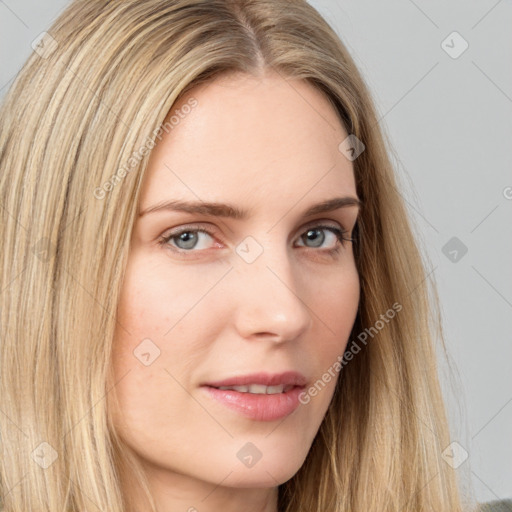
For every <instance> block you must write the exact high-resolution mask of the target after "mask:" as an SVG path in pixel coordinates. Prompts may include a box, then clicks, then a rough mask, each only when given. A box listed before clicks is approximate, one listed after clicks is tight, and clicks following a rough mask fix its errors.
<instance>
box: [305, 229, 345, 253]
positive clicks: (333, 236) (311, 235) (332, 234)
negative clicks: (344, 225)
mask: <svg viewBox="0 0 512 512" xmlns="http://www.w3.org/2000/svg"><path fill="white" fill-rule="evenodd" d="M326 233H327V235H326ZM299 240H303V241H304V242H305V243H307V244H310V245H306V247H308V248H318V247H322V246H323V244H324V242H325V241H326V240H327V242H328V244H327V245H328V246H331V249H330V250H331V251H337V250H338V249H339V247H338V242H340V243H341V245H344V244H345V242H352V241H353V240H352V239H351V238H349V237H348V231H345V230H343V229H340V228H337V227H335V226H324V225H317V226H313V227H310V228H308V229H307V231H306V232H305V233H304V234H303V235H301V236H300V238H299ZM329 242H330V243H329ZM327 249H329V247H327Z"/></svg>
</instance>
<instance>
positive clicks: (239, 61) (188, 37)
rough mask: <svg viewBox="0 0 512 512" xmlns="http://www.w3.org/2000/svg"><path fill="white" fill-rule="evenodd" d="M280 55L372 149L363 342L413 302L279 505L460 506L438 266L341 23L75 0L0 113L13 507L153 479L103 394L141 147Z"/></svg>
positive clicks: (79, 499) (206, 0) (262, 9)
mask: <svg viewBox="0 0 512 512" xmlns="http://www.w3.org/2000/svg"><path fill="white" fill-rule="evenodd" d="M265 68H271V69H273V70H275V71H277V72H278V73H280V74H281V75H282V76H283V77H287V78H297V79H304V80H307V81H308V82H310V83H311V84H313V85H314V86H315V87H317V88H318V89H319V90H321V91H322V92H323V93H324V94H325V96H326V97H327V98H328V99H329V101H330V102H331V103H332V105H333V108H334V109H335V110H336V112H337V113H338V114H339V117H340V121H341V122H342V123H343V124H344V126H345V128H346V130H347V131H348V133H349V134H353V135H355V136H356V137H357V138H358V139H360V140H361V141H363V143H364V145H365V150H364V151H363V152H362V153H361V154H360V155H359V156H358V158H356V159H355V160H354V162H353V165H354V173H355V179H356V185H357V193H358V196H359V197H360V198H361V199H362V201H363V208H362V211H361V216H360V218H359V220H358V223H357V239H356V242H355V245H354V250H355V254H356V264H357V268H358V271H359V275H360V280H361V300H360V307H359V311H358V315H357V319H356V322H355V324H354V327H353V330H352V335H351V339H354V340H355V339H357V337H358V336H359V339H361V337H360V333H362V332H364V331H365V329H368V328H369V327H370V326H373V325H374V324H375V323H376V320H378V319H379V318H380V316H381V315H382V314H384V313H385V312H386V311H387V310H389V308H390V307H391V306H392V305H393V304H399V305H400V306H401V309H400V312H399V313H397V314H396V315H395V316H394V318H393V319H392V320H391V321H390V322H388V323H387V324H386V326H385V328H382V329H380V330H379V331H378V333H373V334H372V337H371V339H369V340H368V342H367V343H365V344H363V343H360V344H359V345H363V346H361V347H360V351H359V353H358V354H357V355H356V356H355V357H354V358H353V359H352V360H351V361H350V363H349V364H347V365H346V366H344V367H343V370H342V374H341V377H340V379H339V380H338V383H337V388H336V392H335V394H334V397H333V400H332V402H331V404H330V407H329V409H328V412H327V414H326V417H325V419H324V421H323V423H322V425H321V427H320V430H319V432H318V435H317V436H316V438H315V440H314V442H313V445H312V447H311V450H310V452H309V454H308V456H307V458H306V460H305V463H304V465H303V466H302V467H301V468H300V469H299V471H298V472H297V473H296V474H295V475H294V477H293V478H291V480H289V481H288V482H286V483H284V484H282V485H281V486H280V487H279V510H281V511H286V512H299V511H308V512H320V511H322V512H327V511H329V512H348V511H365V512H373V511H375V512H384V511H396V512H398V511H405V510H414V511H420V510H422V511H423V510H424V511H427V510H429V511H434V510H435V511H436V512H448V511H449V512H457V511H460V510H462V508H461V507H462V506H461V498H460V496H459V490H458V484H457V481H456V475H455V473H454V471H453V469H452V468H451V467H449V466H448V465H447V464H446V463H445V462H444V461H443V460H442V456H441V453H442V451H443V450H444V449H445V448H446V446H447V445H448V444H449V443H450V436H449V429H448V423H447V418H446V416H445V406H444V403H443V398H442V394H441V390H440V386H439V383H438V377H437V370H436V354H435V350H434V341H435V336H436V335H437V336H438V337H439V336H440V334H441V332H440V330H439V332H437V333H434V327H433V326H432V325H431V320H432V319H435V314H434V313H435V311H436V310H435V308H434V306H433V305H432V304H431V303H430V302H431V301H429V296H428V280H427V273H426V271H425V268H424V263H423V261H422V257H421V254H420V251H419V248H418V244H417V242H416V241H415V238H414V234H413V231H412V228H411V225H410V222H409V220H408V217H407V212H406V209H405V207H404V202H403V200H402V198H401V196H400V194H399V192H398V190H397V186H398V185H397V182H396V179H395V176H394V172H393V168H392V164H391V162H390V159H389V156H388V151H387V149H386V143H385V140H384V136H383V134H382V133H381V131H380V128H379V124H378V120H377V117H376V112H375V108H374V106H373V104H372V100H371V98H370V95H369V93H368V90H367V88H366V85H365V83H364V82H363V79H362V77H361V76H360V74H359V72H358V70H357V68H356V66H355V64H354V62H353V60H352V59H351V57H350V55H349V54H348V52H347V50H346V48H345V46H344V45H343V44H342V42H341V41H340V39H339V37H338V36H337V34H336V33H335V32H334V31H333V29H332V28H331V27H330V26H329V25H328V24H327V23H326V21H325V20H324V19H323V18H322V17H321V16H320V15H319V13H318V12H317V11H316V10H315V9H314V8H313V7H311V6H310V5H308V4H307V3H306V2H305V1H303V0H294V1H292V0H237V1H228V0H175V1H169V0H168V1H163V0H125V1H121V0H112V1H109V2H105V1H103V0H77V1H74V2H73V3H71V5H70V6H69V7H68V8H67V9H66V10H65V11H64V12H63V13H62V14H61V16H60V17H59V18H58V19H57V20H56V22H55V23H54V25H53V26H52V27H51V28H50V29H49V31H48V35H47V36H45V39H43V43H42V45H41V46H40V47H38V48H37V50H36V51H34V53H33V54H32V55H31V56H30V58H29V59H28V61H27V62H26V64H25V65H24V67H23V69H22V70H21V72H20V73H19V75H18V76H17V79H16V81H15V82H14V84H13V86H12V87H11V89H10V90H9V92H8V94H7V96H6V98H5V101H4V103H3V105H2V108H1V112H0V116H1V119H0V169H1V173H0V201H1V206H2V208H1V209H0V216H1V223H0V235H1V240H2V243H3V251H2V255H1V262H0V269H1V287H2V290H3V294H2V308H1V346H0V358H1V361H0V386H1V389H0V401H1V407H0V408H1V410H2V412H3V414H1V415H0V434H1V452H0V456H1V471H0V477H1V488H0V493H1V499H2V505H3V510H4V512H15V511H23V512H26V511H27V510H37V511H52V512H55V511H57V510H59V511H60V510H67V511H73V512H75V511H77V512H78V511H80V512H86V511H95V512H96V511H97V510H98V509H100V510H108V511H109V512H122V511H124V510H127V508H128V504H127V503H125V501H124V498H123V496H122V492H121V485H120V482H121V478H122V475H123V474H124V472H125V471H128V472H130V471H132V472H134V474H137V475H138V478H140V479H141V482H143V483H144V475H143V472H142V469H141V468H139V467H138V465H137V461H136V460H135V458H134V457H133V454H132V453H130V451H129V450H128V448H127V447H126V446H124V445H123V444H122V443H121V442H120V440H119V438H118V437H117V435H116V432H115V431H114V429H113V428H112V424H111V420H110V417H109V411H108V408H107V398H108V397H109V396H110V395H109V394H112V395H113V398H115V393H114V391H115V384H116V383H115V382H113V379H112V374H111V365H110V355H111V345H112V339H113V335H114V328H115V324H116V306H117V303H118V298H119V293H120V288H121V284H122V281H123V272H124V269H125V265H126V262H127V257H128V252H129V247H130V238H131V229H132V226H133V224H134V221H135V216H136V213H137V205H138V197H139V192H140V189H141V183H142V180H143V178H144V173H145V169H146V166H147V162H148V157H149V152H148V151H146V152H143V151H141V148H144V147H148V148H149V149H150V148H151V147H153V146H154V143H155V140H156V138H157V137H159V136H160V135H161V133H162V125H163V123H164V121H165V120H166V119H167V117H168V114H169V112H170V111H171V109H172V107H173V105H174V104H175V103H176V102H177V101H178V99H180V98H182V97H183V96H184V95H185V94H186V93H187V92H188V91H190V90H191V89H192V88H193V87H194V86H196V85H198V84H201V83H206V82H208V81H211V80H214V79H215V78H216V77H219V76H220V75H221V74H226V73H246V74H252V75H257V76H258V75H261V73H263V71H264V69H265ZM340 142H341V141H340ZM134 155H138V156H137V157H134ZM134 158H135V160H133V159H134ZM434 302H435V301H434ZM434 325H436V324H434ZM441 341H442V338H441ZM351 346H352V345H351V343H350V342H349V347H348V348H350V347H351ZM442 347H443V348H444V344H442ZM113 390H114V391H113ZM41 443H43V444H41ZM44 443H47V444H44ZM55 456H56V458H55ZM53 459H55V460H53ZM41 462H42V463H41ZM146 490H147V486H146ZM148 500H149V501H150V502H151V503H152V500H151V497H150V496H148ZM152 507H153V510H155V509H154V504H152Z"/></svg>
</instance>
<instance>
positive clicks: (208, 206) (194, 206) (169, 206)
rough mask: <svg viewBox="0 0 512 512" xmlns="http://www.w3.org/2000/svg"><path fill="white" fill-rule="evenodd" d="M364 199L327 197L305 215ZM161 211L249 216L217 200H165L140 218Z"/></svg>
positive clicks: (353, 204) (143, 213) (147, 209)
mask: <svg viewBox="0 0 512 512" xmlns="http://www.w3.org/2000/svg"><path fill="white" fill-rule="evenodd" d="M362 204H363V203H362V201H361V200H360V199H358V198H356V197H351V196H346V197H334V198H332V199H327V200H326V201H322V202H321V203H318V204H315V205H313V206H310V207H309V208H308V209H307V210H306V211H305V212H304V214H303V215H304V216H305V217H309V216H311V215H316V214H318V213H324V212H330V211H333V210H338V209H339V208H346V207H349V206H356V207H358V208H360V207H361V206H362ZM159 211H176V212H186V213H197V214H202V215H208V216H212V217H227V218H232V219H236V220H245V219H247V218H248V217H249V212H248V211H247V210H241V209H240V208H238V207H236V206H234V205H230V204H225V203H216V202H201V201H193V202H192V201H180V200H175V201H164V202H161V203H158V204H156V205H153V206H150V207H149V208H146V209H145V210H143V211H141V212H139V218H140V217H143V216H144V215H147V214H148V213H154V212H159Z"/></svg>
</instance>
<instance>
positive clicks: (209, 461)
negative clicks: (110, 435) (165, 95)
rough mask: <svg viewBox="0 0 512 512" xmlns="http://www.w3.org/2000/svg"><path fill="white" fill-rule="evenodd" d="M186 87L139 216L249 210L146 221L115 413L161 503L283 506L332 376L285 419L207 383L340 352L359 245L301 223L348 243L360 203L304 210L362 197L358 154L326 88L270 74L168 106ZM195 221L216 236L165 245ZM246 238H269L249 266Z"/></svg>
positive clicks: (152, 165)
mask: <svg viewBox="0 0 512 512" xmlns="http://www.w3.org/2000/svg"><path fill="white" fill-rule="evenodd" d="M191 97H193V98H195V99H196V100H197V102H198V104H197V106H196V107H195V108H193V109H192V110H191V112H190V113H189V114H188V115H186V116H183V119H180V121H179V123H178V124H177V125H175V126H174V128H173V129H172V130H171V131H170V132H169V133H165V132H164V136H163V137H162V139H161V140H160V141H159V143H158V144H157V146H156V147H155V148H154V150H153V152H152V154H151V157H150V162H149V168H148V170H147V174H146V176H145V178H144V183H143V189H142V195H141V199H140V203H139V205H140V210H139V211H144V210H145V209H147V208H149V207H151V206H154V205H156V204H158V203H161V202H163V201H168V200H171V199H180V200H191V201H194V200H199V199H200V200H201V201H216V202H222V203H230V204H233V205H236V206H237V207H239V208H242V209H248V210H249V212H250V215H249V217H248V218H247V219H244V220H241V219H233V218H223V217H219V216H208V215H205V214H197V213H195V214H191V213H185V212H177V211H170V210H161V211H155V212H152V213H147V214H145V215H143V216H141V217H138V218H137V221H136V222H135V225H134V230H133V238H132V244H131V248H130V255H129V261H128V266H127V269H126V275H125V280H124V282H123V287H122V293H121V300H120V303H119V307H118V326H119V327H118V330H117V332H116V336H115V340H114V347H113V348H114V350H113V366H114V372H115V375H116V382H117V385H116V387H115V392H116V393H117V396H118V400H119V407H116V408H115V409H114V408H113V409H112V412H113V417H114V424H115V427H116V429H117V431H118V432H119V435H120V436H121V438H122V439H123V441H124V442H125V443H126V444H127V445H129V446H130V447H131V448H132V449H133V450H134V451H135V453H136V454H137V456H138V458H140V460H141V461H142V463H143V464H144V467H145V470H146V471H147V473H148V476H149V481H150V486H151V491H152V494H153V496H154V497H155V500H156V502H157V505H158V507H159V511H160V512H171V511H172V512H175V511H177V510H182V511H190V512H192V511H194V510H197V511H199V512H209V511H218V510H223V511H226V512H229V511H234V510H237V511H239V510H245V511H266V512H274V511H276V510H277V486H278V485H279V484H282V483H284V482H286V481H287V480H289V479H290V478H291V477H292V476H293V475H294V474H295V473H296V472H297V471H298V470H299V468H300V467H301V465H302V464H303V462H304V460H305V458H306V456H307V454H308V451H309V449H310V447H311V444H312V442H313V439H314V437H315V435H316V433H317V431H318V429H319V427H320V424H321V422H322V420H323V418H324V416H325V413H326V411H327V408H328V406H329V403H330V401H331V398H332V396H333V392H334V387H335V383H336V380H335V379H332V380H331V381H330V382H329V383H328V384H327V385H326V386H325V388H323V389H322V390H321V391H320V392H318V394H317V395H316V396H314V397H311V399H310V402H309V403H307V404H301V405H300V406H299V407H298V409H296V410H295V411H294V412H293V413H292V414H291V415H289V416H287V417H285V418H282V419H279V420H276V421H256V420H252V419H249V418H246V417H245V416H242V415H241V414H239V413H237V412H235V411H233V410H231V409H228V408H227V407H226V406H225V405H223V404H221V403H219V402H218V401H216V400H214V399H213V398H211V397H210V396H209V395H208V394H207V393H206V392H205V390H204V389H202V388H201V387H200V384H202V383H204V382H208V381H210V382H211V381H214V380H220V379H223V378H226V377H230V376H234V375H244V374H248V373H253V372H257V371H266V372H269V373H278V372H281V371H285V370H296V371H299V372H301V373H302V374H303V375H305V376H306V377H307V379H308V382H309V383H310V385H311V384H313V383H314V382H315V381H316V380H317V379H319V378H321V376H322V374H324V373H325V372H326V371H327V370H328V369H329V368H330V367H332V365H333V363H334V362H335V361H336V360H337V357H338V356H339V355H341V354H343V352H344V349H345V346H346V344H347V342H348V339H349V336H350V331H351V328H352V325H353V323H354V320H355V318H356V313H357V307H358V303H359V296H360V284H359V276H358V273H357V270H356V265H355V260H354V254H353V248H352V243H351V242H343V244H342V243H341V242H339V241H338V239H337V238H336V236H335V235H334V234H333V233H332V232H331V231H329V230H325V229H321V230H320V231H318V232H315V231H314V232H313V241H310V240H308V239H307V237H306V234H307V233H308V231H309V230H310V229H312V228H314V227H315V226H316V225H319V224H323V223H327V224H328V225H329V226H333V227H337V228H341V229H344V230H346V231H347V234H346V235H345V238H350V236H351V234H352V230H353V228H354V225H355V223H356V220H357V215H358V207H357V206H348V207H343V208H339V209H337V210H335V211H330V212H326V213H325V212H324V213H320V214H316V215H313V216H311V217H308V218H306V217H304V215H303V212H304V211H305V210H306V209H307V208H308V207H310V206H312V205H314V204H316V203H320V202H322V201H325V200H327V199H331V198H333V197H339V196H351V197H354V198H357V194H356V187H355V180H354V173H353V167H352V162H350V161H349V160H348V159H347V158H345V156H344V155H343V154H342V153H341V152H340V151H339V149H338V146H339V144H340V143H341V142H342V141H343V140H344V139H345V138H346V137H347V135H348V134H347V132H346V131H345V129H344V127H343V126H342V124H341V122H340V120H339V118H338V116H337V114H336V112H335V110H334V109H333V107H332V106H331V104H330V103H329V102H328V100H327V99H326V98H325V97H324V96H323V95H322V93H321V92H319V91H318V90H317V89H315V88H314V87H313V86H311V85H309V84H307V83H306V82H304V81H298V80H289V79H288V80H285V79H284V78H283V77H281V76H280V75H277V74H274V73H269V72H267V73H266V74H265V75H262V76H261V77H258V78H254V77H250V76H247V75H240V74H236V75H229V76H223V77H222V78H218V79H217V80H216V81H215V82H212V83H210V84H207V85H204V84H203V85H201V86H199V87H196V88H195V89H193V90H192V91H190V92H189V93H188V95H187V96H186V97H184V98H183V99H182V100H181V101H180V102H179V103H178V104H176V105H175V106H174V107H173V109H172V110H173V112H174V111H175V110H176V109H179V108H180V106H182V105H184V104H185V103H186V102H187V100H188V99H190V98H191ZM192 223H194V224H199V226H194V225H193V226H191V224H192ZM194 227H195V228H197V227H202V228H205V229H208V230H210V232H211V235H203V234H201V233H199V238H198V239H197V243H196V245H195V246H194V238H193V237H194V232H192V233H191V234H190V235H191V236H192V241H189V242H186V243H184V242H183V241H180V239H179V237H178V236H175V238H174V239H172V240H170V241H168V242H164V243H163V244H159V240H161V238H162V237H163V236H166V235H169V234H170V233H171V232H173V233H176V232H178V231H180V230H181V231H183V230H186V228H189V230H190V229H192V228H194ZM184 228H185V229H184ZM190 235H189V236H190ZM248 236H250V237H252V238H253V239H254V240H255V241H256V242H257V244H259V245H260V246H261V248H262V249H263V252H262V253H261V254H260V255H259V256H258V257H257V258H256V259H255V261H253V262H252V263H248V262H247V261H246V260H244V259H243V258H242V257H241V256H239V254H238V253H237V252H236V248H237V246H238V245H239V244H240V243H241V242H242V241H243V240H244V239H245V238H246V237H248ZM247 247H249V252H250V251H254V250H256V249H255V248H257V247H258V246H257V245H251V246H247ZM336 247H338V248H339V252H338V253H335V254H329V250H330V249H333V248H336ZM172 248H174V249H175V250H176V251H180V248H181V252H182V256H180V255H179V254H178V253H177V252H173V250H172ZM187 251H188V252H187ZM250 254H252V255H253V254H254V252H250ZM144 339H150V340H151V342H152V343H154V345H155V346H157V347H158V349H159V350H160V354H159V356H158V357H157V358H156V359H155V360H154V361H153V362H152V363H151V364H149V365H147V366H146V365H144V364H142V363H141V362H140V360H139V359H137V358H136V357H135V356H134V350H136V348H137V346H138V345H139V344H140V343H141V341H142V340H144ZM146 343H147V342H146ZM147 347H153V346H152V345H147V346H146V352H148V351H149V352H150V354H152V355H150V356H149V358H150V359H151V358H152V357H153V356H154V348H147ZM146 358H148V356H146ZM337 377H338V375H337ZM111 407H113V406H111ZM247 442H251V443H253V444H254V445H255V446H256V447H257V448H258V450H259V451H260V452H261V454H262V457H261V459H260V460H259V461H258V462H257V463H256V464H255V465H253V466H252V467H247V466H245V465H244V464H243V463H242V462H241V461H240V460H239V458H238V457H237V453H238V452H239V450H240V449H241V448H242V447H243V446H244V445H245V444H246V443H247ZM125 492H126V493H128V495H129V496H130V497H131V499H132V500H133V503H134V504H136V506H135V507H134V510H147V508H146V507H145V506H144V505H143V504H142V501H141V497H140V492H139V489H138V488H137V484H136V482H134V481H132V482H130V483H129V484H127V485H126V489H125Z"/></svg>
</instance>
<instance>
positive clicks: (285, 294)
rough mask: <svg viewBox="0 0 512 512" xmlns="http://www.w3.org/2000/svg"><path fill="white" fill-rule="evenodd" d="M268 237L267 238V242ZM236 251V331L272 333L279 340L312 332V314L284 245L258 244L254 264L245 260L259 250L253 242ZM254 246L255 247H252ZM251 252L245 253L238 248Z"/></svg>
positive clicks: (245, 333)
mask: <svg viewBox="0 0 512 512" xmlns="http://www.w3.org/2000/svg"><path fill="white" fill-rule="evenodd" d="M268 239H269V238H267V240H268ZM246 243H247V244H248V245H247V246H244V245H243V243H242V244H240V246H239V248H238V250H237V252H238V253H239V256H240V258H239V260H238V261H237V262H236V265H235V266H236V268H235V275H234V277H235V279H237V280H238V287H239V289H238V292H239V294H238V295H239V300H238V301H236V302H237V315H236V318H237V328H238V330H239V332H240V334H241V335H243V336H244V337H250V336H251V335H255V334H263V333H265V334H268V335H270V334H272V335H274V336H275V337H276V339H278V340H286V339H294V338H297V337H298V336H299V335H300V334H301V333H302V332H304V331H305V330H307V329H309V327H310V326H311V322H312V317H311V311H310V310H309V308H308V306H307V305H306V302H305V297H302V296H301V295H302V294H304V290H303V289H302V287H301V286H300V279H299V275H298V269H296V268H294V265H293V262H292V261H291V260H290V254H289V252H288V251H287V248H286V247H285V246H278V245H277V244H275V243H274V244H273V245H272V246H271V245H270V244H268V243H267V244H266V245H265V247H263V245H262V244H259V246H260V248H259V254H258V255H257V257H255V253H254V252H253V254H252V257H253V258H254V259H253V260H252V261H251V259H250V258H247V259H246V258H245V257H244V254H245V255H247V254H248V253H250V252H251V251H257V250H258V248H257V247H256V246H255V244H254V241H251V240H246ZM251 244H252V246H251ZM240 248H242V249H248V250H247V252H246V253H244V252H243V251H242V252H239V249H240Z"/></svg>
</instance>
